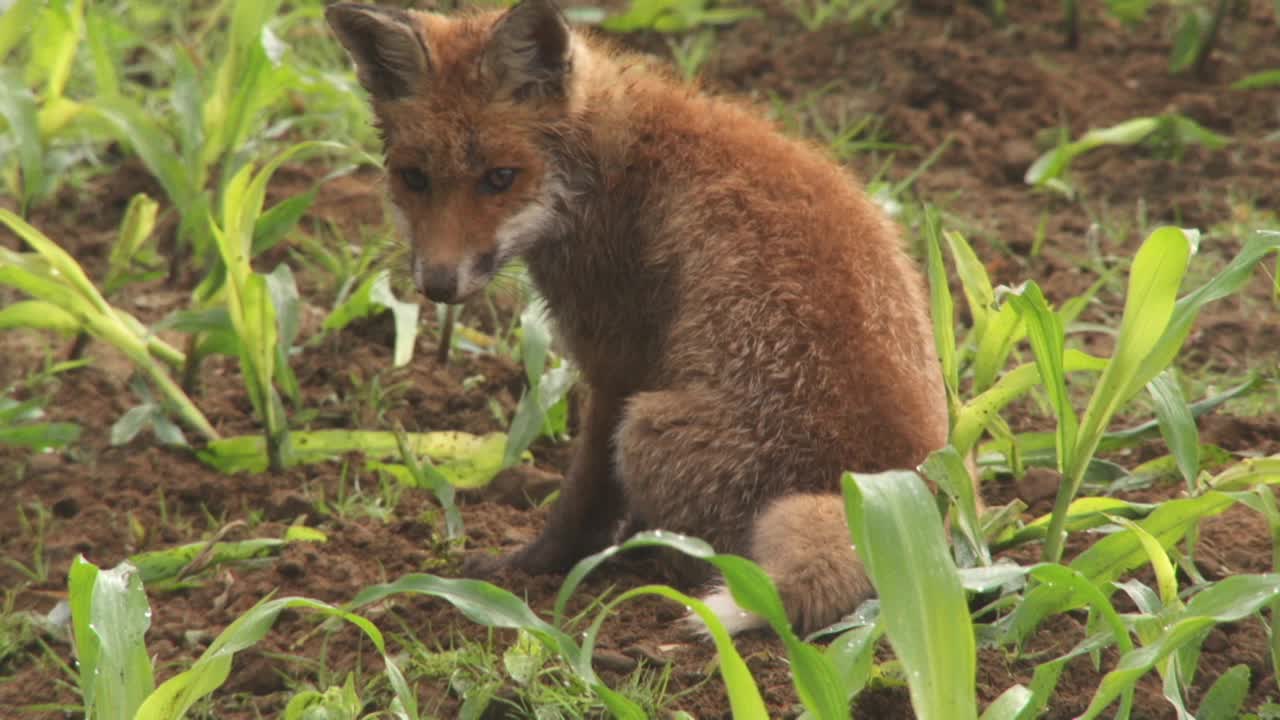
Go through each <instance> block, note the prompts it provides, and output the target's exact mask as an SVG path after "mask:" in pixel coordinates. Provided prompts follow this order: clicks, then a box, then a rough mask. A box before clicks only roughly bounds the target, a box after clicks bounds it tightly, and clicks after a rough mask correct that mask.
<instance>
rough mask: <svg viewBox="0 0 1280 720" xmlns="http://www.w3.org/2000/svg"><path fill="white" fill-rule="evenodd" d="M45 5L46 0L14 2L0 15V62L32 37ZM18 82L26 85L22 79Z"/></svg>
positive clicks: (20, 0)
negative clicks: (34, 26)
mask: <svg viewBox="0 0 1280 720" xmlns="http://www.w3.org/2000/svg"><path fill="white" fill-rule="evenodd" d="M44 4H45V2H44V0H13V2H12V3H10V4H9V5H8V7H7V9H6V10H5V11H4V12H2V13H0V60H4V59H5V58H7V57H8V56H9V52H10V51H11V50H13V48H15V47H16V46H17V45H18V43H19V42H21V41H22V40H23V39H25V38H28V37H30V33H31V26H33V25H35V23H36V17H37V16H38V15H39V14H40V11H41V10H42V9H43V6H44ZM18 82H19V84H25V83H24V82H23V81H22V79H21V78H18Z"/></svg>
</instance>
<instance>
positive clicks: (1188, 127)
mask: <svg viewBox="0 0 1280 720" xmlns="http://www.w3.org/2000/svg"><path fill="white" fill-rule="evenodd" d="M1229 142H1231V140H1230V138H1227V137H1224V136H1222V135H1218V134H1217V133H1214V132H1212V131H1210V130H1208V129H1206V128H1204V127H1202V126H1200V125H1199V124H1197V123H1196V122H1195V121H1194V120H1191V119H1189V118H1186V117H1183V116H1181V115H1177V114H1167V115H1158V116H1154V117H1141V118H1134V119H1132V120H1126V121H1125V122H1122V123H1120V124H1118V125H1113V126H1111V127H1109V128H1102V129H1096V130H1090V131H1089V132H1087V133H1085V134H1084V135H1082V136H1081V137H1080V138H1079V139H1078V140H1073V141H1070V142H1063V143H1061V144H1059V145H1058V146H1057V147H1055V148H1054V149H1053V150H1050V151H1049V152H1047V153H1045V154H1043V155H1041V156H1040V157H1039V158H1037V159H1036V161H1035V162H1034V163H1032V164H1031V167H1029V168H1027V172H1026V175H1025V176H1024V178H1023V179H1024V181H1025V182H1026V183H1027V184H1028V185H1032V186H1035V187H1048V188H1050V189H1053V190H1056V191H1058V192H1061V193H1063V194H1065V195H1067V196H1071V195H1074V191H1073V190H1072V189H1071V186H1070V184H1068V183H1067V182H1066V181H1065V180H1064V179H1063V175H1064V174H1065V173H1066V172H1067V170H1068V169H1069V168H1070V166H1071V162H1072V161H1073V160H1075V159H1076V158H1077V157H1079V156H1080V155H1082V154H1084V153H1087V152H1089V151H1091V150H1094V149H1097V148H1099V147H1103V146H1107V145H1117V146H1130V145H1139V144H1144V145H1147V146H1150V147H1153V148H1155V149H1157V150H1160V151H1162V152H1164V153H1166V154H1167V155H1168V156H1169V157H1171V158H1172V159H1174V160H1175V161H1176V160H1178V159H1180V158H1181V157H1182V153H1183V152H1184V151H1185V150H1186V148H1187V147H1188V146H1190V145H1203V146H1205V147H1208V148H1210V149H1213V150H1219V149H1222V148H1223V147H1226V145H1227V144H1228V143H1229Z"/></svg>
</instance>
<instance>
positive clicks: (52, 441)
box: [0, 423, 80, 451]
mask: <svg viewBox="0 0 1280 720" xmlns="http://www.w3.org/2000/svg"><path fill="white" fill-rule="evenodd" d="M79 439H80V426H79V425H76V424H75V423H35V424H33V425H21V426H17V427H0V445H11V446H17V447H24V448H27V449H28V450H36V451H44V450H50V449H55V448H64V447H66V446H68V445H70V444H71V443H74V442H75V441H76V440H79Z"/></svg>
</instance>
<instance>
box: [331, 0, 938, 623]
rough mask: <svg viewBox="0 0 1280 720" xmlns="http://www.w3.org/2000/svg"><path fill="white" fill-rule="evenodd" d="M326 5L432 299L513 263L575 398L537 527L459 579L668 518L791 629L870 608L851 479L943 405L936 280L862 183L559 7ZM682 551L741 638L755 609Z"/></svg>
mask: <svg viewBox="0 0 1280 720" xmlns="http://www.w3.org/2000/svg"><path fill="white" fill-rule="evenodd" d="M325 16H326V19H327V22H328V24H329V26H330V27H331V28H332V31H333V33H334V35H335V36H336V39H337V41H338V42H339V43H340V44H341V45H342V46H343V47H344V48H345V50H346V51H347V54H348V55H349V57H350V59H351V62H352V64H353V66H354V71H355V75H356V78H357V80H358V83H359V85H360V86H361V87H362V88H363V90H364V91H365V93H366V94H367V96H368V101H369V103H370V106H371V110H372V116H373V122H374V124H375V126H376V127H377V129H378V131H379V134H380V136H381V140H382V143H383V151H384V155H385V160H386V162H385V168H386V172H385V177H386V185H387V188H386V192H387V194H388V197H389V200H390V202H389V203H388V207H389V209H390V213H391V215H392V216H393V223H394V225H396V226H397V228H398V232H399V233H400V234H401V236H402V238H403V239H404V241H405V242H406V244H407V245H409V253H408V264H409V268H408V271H409V274H410V275H411V277H412V279H413V283H414V285H415V286H416V289H417V290H418V291H419V292H420V293H421V294H422V295H423V296H425V297H426V298H427V299H429V300H431V301H433V302H437V303H460V302H463V301H465V300H466V298H468V297H470V296H472V295H473V294H474V293H476V292H478V291H479V290H480V289H481V288H483V287H485V286H486V285H487V284H488V283H489V281H490V280H492V279H493V278H494V277H495V275H496V274H497V273H498V272H499V271H500V269H501V268H502V267H504V266H505V265H506V264H507V263H508V262H510V261H512V260H514V259H516V258H520V259H522V260H523V262H524V264H525V267H526V269H527V272H528V277H529V279H530V281H531V283H532V285H533V287H534V288H535V289H536V290H537V292H538V293H539V295H540V296H541V297H542V299H543V301H544V302H545V304H546V308H547V310H548V315H549V317H550V319H551V321H552V323H553V326H554V328H555V332H556V335H557V338H558V341H559V342H560V343H561V347H563V348H564V352H565V353H566V355H567V357H569V358H570V359H571V360H572V362H573V364H574V365H575V367H577V368H578V370H579V372H580V376H581V378H582V380H583V383H584V384H585V386H586V397H585V399H584V402H583V407H582V411H581V421H580V423H579V428H578V431H577V433H576V437H575V438H574V441H575V443H576V447H575V448H574V449H573V457H572V459H571V461H570V464H569V467H568V469H567V471H566V473H565V476H564V479H563V482H562V486H561V493H560V496H559V497H558V499H557V500H556V502H555V503H554V504H553V506H552V507H551V509H550V511H549V513H548V516H547V520H546V522H545V525H544V527H543V528H542V529H541V531H540V532H539V533H538V535H537V536H536V538H535V539H534V540H533V541H531V542H529V543H528V544H526V545H524V546H522V547H521V548H519V549H518V550H515V551H513V552H509V553H507V554H505V555H502V556H498V557H496V558H495V556H493V555H492V554H490V555H487V556H484V555H481V554H479V553H472V554H471V555H470V556H468V558H467V560H466V561H465V562H464V564H463V566H462V574H464V575H468V576H472V577H490V576H492V575H493V574H495V573H498V572H501V571H504V570H506V569H515V570H518V571H521V572H524V573H526V574H529V575H539V574H552V573H563V572H566V571H567V570H568V569H570V568H571V567H572V566H573V565H574V564H575V563H576V562H577V561H578V560H580V559H582V558H583V557H585V556H587V555H589V554H592V553H594V552H597V551H599V550H601V549H603V548H605V547H607V546H608V545H610V544H612V543H615V542H617V541H619V540H620V539H625V538H626V537H629V536H630V535H631V534H633V533H635V532H639V531H641V530H663V531H669V532H676V533H681V534H684V535H691V536H695V537H698V538H701V539H702V540H704V541H706V542H708V543H709V544H710V545H711V546H712V547H713V548H714V549H715V550H716V551H717V552H721V553H733V554H738V555H742V556H745V557H747V558H749V559H751V560H753V561H755V562H756V563H757V564H759V566H760V567H761V568H762V569H763V570H764V571H765V572H766V573H767V574H768V576H769V577H770V579H771V580H772V581H773V583H774V585H775V587H776V588H777V590H778V593H779V595H780V597H781V599H782V602H783V606H784V608H785V609H786V612H787V618H788V620H789V621H790V622H791V624H792V627H793V628H794V629H795V631H796V632H799V633H809V632H812V631H814V630H818V629H821V628H823V627H826V626H828V625H830V624H832V623H834V622H836V621H837V620H839V619H840V618H841V617H843V616H845V615H846V614H848V613H850V612H852V611H854V610H856V609H857V607H858V606H859V605H860V604H861V603H862V602H864V601H865V600H867V599H869V598H871V597H873V596H874V595H875V590H874V587H873V585H872V583H871V581H870V579H869V577H868V574H867V572H866V569H865V567H864V565H863V564H862V561H861V560H860V559H859V555H858V552H857V549H856V548H855V547H854V546H853V544H852V542H851V537H850V532H849V528H848V525H847V521H846V517H845V511H844V502H843V497H842V494H841V486H840V478H841V476H842V474H843V473H844V472H845V471H855V472H863V473H872V472H882V471H886V470H891V469H903V468H905V469H910V468H914V467H916V466H917V465H918V464H919V463H921V462H923V460H924V459H925V458H926V457H927V456H928V454H929V453H930V452H932V451H934V450H936V449H939V448H941V447H943V446H944V445H945V444H946V443H947V436H948V407H947V396H946V390H945V387H944V384H943V376H942V372H941V367H940V363H939V359H938V355H937V351H936V349H935V347H934V343H933V329H932V325H931V320H930V315H929V312H928V304H927V294H926V290H925V284H924V278H923V275H922V273H921V271H920V269H919V268H918V267H916V261H915V260H914V259H913V258H912V257H911V255H910V254H909V253H908V251H907V249H906V247H905V243H904V241H903V239H902V236H901V234H900V231H899V229H898V227H897V225H896V224H895V222H894V221H893V219H892V218H891V217H890V216H889V215H888V214H887V213H885V212H884V211H883V210H882V209H881V208H880V207H879V206H878V205H877V204H876V203H875V202H874V201H873V200H872V199H871V198H870V197H869V196H868V194H867V191H866V188H865V187H864V186H863V185H862V184H861V181H860V180H859V179H857V178H856V177H855V176H854V174H853V173H852V172H851V171H849V170H848V169H847V168H845V167H844V166H842V165H840V164H839V163H838V162H837V161H836V160H835V159H834V158H833V157H831V156H830V154H829V153H828V152H826V151H825V150H824V149H823V148H821V147H820V146H818V145H817V144H815V143H813V142H811V141H806V140H803V139H800V138H796V137H792V136H789V135H788V134H787V133H786V132H784V131H783V130H782V129H781V128H780V127H778V126H777V124H776V123H775V122H773V121H772V120H770V119H768V118H767V117H766V116H765V114H764V113H762V112H761V111H760V110H759V109H758V108H756V107H754V106H753V105H751V104H750V102H748V101H747V100H745V99H735V98H732V97H727V96H723V95H718V94H716V93H713V92H710V91H705V90H703V89H701V88H699V87H698V86H697V85H696V84H693V83H688V82H685V81H683V80H681V79H679V78H678V77H677V76H676V75H675V74H674V73H673V72H672V71H671V70H670V68H665V67H663V66H662V65H661V64H659V63H657V62H654V60H653V58H650V57H648V56H645V55H643V54H641V53H636V52H631V51H628V50H625V49H623V48H621V47H620V46H618V45H616V44H614V43H613V42H612V41H611V40H610V39H608V38H606V37H603V36H601V35H600V34H598V33H594V32H592V31H590V30H589V29H584V28H580V27H575V26H571V25H570V23H569V22H568V21H567V20H566V18H565V16H564V14H563V13H562V11H561V10H560V8H559V7H558V6H557V5H556V4H555V3H554V2H553V1H552V0H520V1H519V2H517V3H515V4H514V5H512V6H510V7H507V8H504V9H496V10H495V9H474V8H473V9H471V10H463V11H457V12H452V13H449V14H444V13H438V12H434V11H425V10H405V9H399V8H392V7H386V6H379V5H369V4H362V3H353V2H338V3H333V4H330V5H328V6H327V7H326V10H325ZM677 555H678V554H677V553H672V556H671V557H670V558H669V560H670V565H669V568H670V569H671V572H672V573H673V574H674V576H676V577H678V578H680V579H681V581H683V582H685V583H688V584H689V586H690V587H696V588H699V589H700V591H701V593H702V598H703V600H704V602H706V603H707V604H708V605H709V607H710V608H711V609H712V611H713V612H714V613H715V614H716V615H717V617H718V618H719V619H720V621H721V622H722V623H723V624H724V626H725V627H726V629H728V631H729V632H730V633H733V634H737V633H740V632H744V631H746V630H750V629H753V628H759V627H762V626H764V625H765V624H766V623H765V621H764V620H763V619H762V618H761V617H759V616H756V615H754V614H752V613H749V612H746V611H745V610H743V609H742V608H741V607H739V606H738V604H737V603H736V602H735V601H734V599H733V597H732V595H731V594H730V593H729V591H728V590H727V588H726V587H725V585H724V583H723V580H722V579H720V580H719V581H718V580H717V578H716V577H715V576H714V574H713V570H712V569H711V567H710V566H709V565H708V564H706V563H704V562H703V561H700V560H692V559H690V558H687V557H685V556H679V557H677ZM667 559H668V558H665V557H664V568H666V567H668V566H667V565H666V564H665V563H666V560H667ZM664 571H665V570H664ZM686 620H688V621H689V622H696V619H695V618H693V616H690V617H689V618H686Z"/></svg>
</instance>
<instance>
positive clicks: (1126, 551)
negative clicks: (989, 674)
mask: <svg viewBox="0 0 1280 720" xmlns="http://www.w3.org/2000/svg"><path fill="white" fill-rule="evenodd" d="M1234 502H1235V500H1234V499H1233V498H1232V497H1231V496H1229V495H1227V494H1225V493H1221V492H1208V493H1205V494H1204V495H1201V496H1198V497H1192V498H1178V499H1175V500H1168V501H1166V502H1163V503H1161V504H1160V505H1159V507H1157V508H1156V509H1155V511H1153V512H1152V513H1151V515H1150V516H1148V517H1147V518H1146V519H1145V520H1142V521H1141V522H1140V523H1139V525H1140V526H1141V527H1142V528H1143V529H1144V530H1146V531H1147V532H1148V533H1150V535H1151V536H1152V537H1154V538H1155V539H1156V540H1157V541H1159V543H1160V546H1161V547H1162V548H1169V547H1172V546H1173V544H1174V543H1176V542H1178V541H1179V540H1181V539H1182V538H1183V536H1185V535H1186V533H1187V532H1188V531H1189V530H1190V529H1191V528H1193V527H1195V526H1196V525H1197V524H1199V523H1200V521H1201V520H1204V519H1205V518H1209V517H1213V516H1215V515H1220V514H1221V513H1223V512H1225V511H1226V509H1227V508H1229V507H1231V505H1232V504H1233V503H1234ZM1147 559H1148V558H1147V554H1146V552H1145V550H1144V549H1143V546H1142V542H1141V541H1140V540H1139V539H1138V537H1137V535H1136V534H1135V533H1133V532H1132V531H1128V530H1126V531H1124V532H1118V533H1114V534H1111V535H1108V536H1106V537H1104V538H1102V539H1101V540H1099V541H1098V542H1096V543H1094V544H1093V545H1092V546H1090V547H1089V549H1087V550H1085V551H1084V552H1082V553H1080V555H1078V556H1077V557H1076V558H1075V560H1073V561H1072V562H1071V568H1072V569H1074V570H1077V571H1079V572H1080V573H1081V574H1082V575H1084V576H1085V577H1086V578H1088V579H1089V580H1090V582H1092V583H1094V584H1095V585H1098V586H1099V587H1101V586H1103V585H1105V584H1107V583H1111V582H1113V581H1115V580H1116V579H1118V578H1119V577H1120V575H1121V574H1123V573H1125V572H1128V571H1130V570H1133V569H1134V568H1136V567H1138V566H1139V565H1141V564H1143V563H1144V562H1145V561H1146V560H1147ZM1075 606H1077V603H1073V601H1072V600H1071V597H1070V595H1069V594H1064V593H1062V592H1061V591H1060V590H1058V589H1054V588H1051V587H1045V586H1039V587H1036V588H1034V589H1032V590H1031V591H1030V592H1028V593H1027V594H1026V596H1025V598H1024V599H1023V601H1022V603H1021V604H1020V605H1018V607H1017V608H1016V609H1015V610H1014V611H1013V613H1011V614H1010V615H1009V616H1008V617H1007V618H1006V619H1005V620H1004V621H1002V623H1001V624H1002V625H1003V626H1004V628H1005V639H1006V641H1010V640H1011V641H1015V642H1021V641H1022V639H1023V638H1025V637H1027V636H1028V635H1029V634H1030V633H1031V632H1032V631H1033V630H1034V629H1035V628H1036V627H1037V626H1038V625H1039V624H1040V622H1041V621H1042V620H1044V618H1046V617H1048V616H1049V615H1052V614H1054V613H1059V612H1065V611H1067V610H1069V609H1071V608H1072V607H1075Z"/></svg>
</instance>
